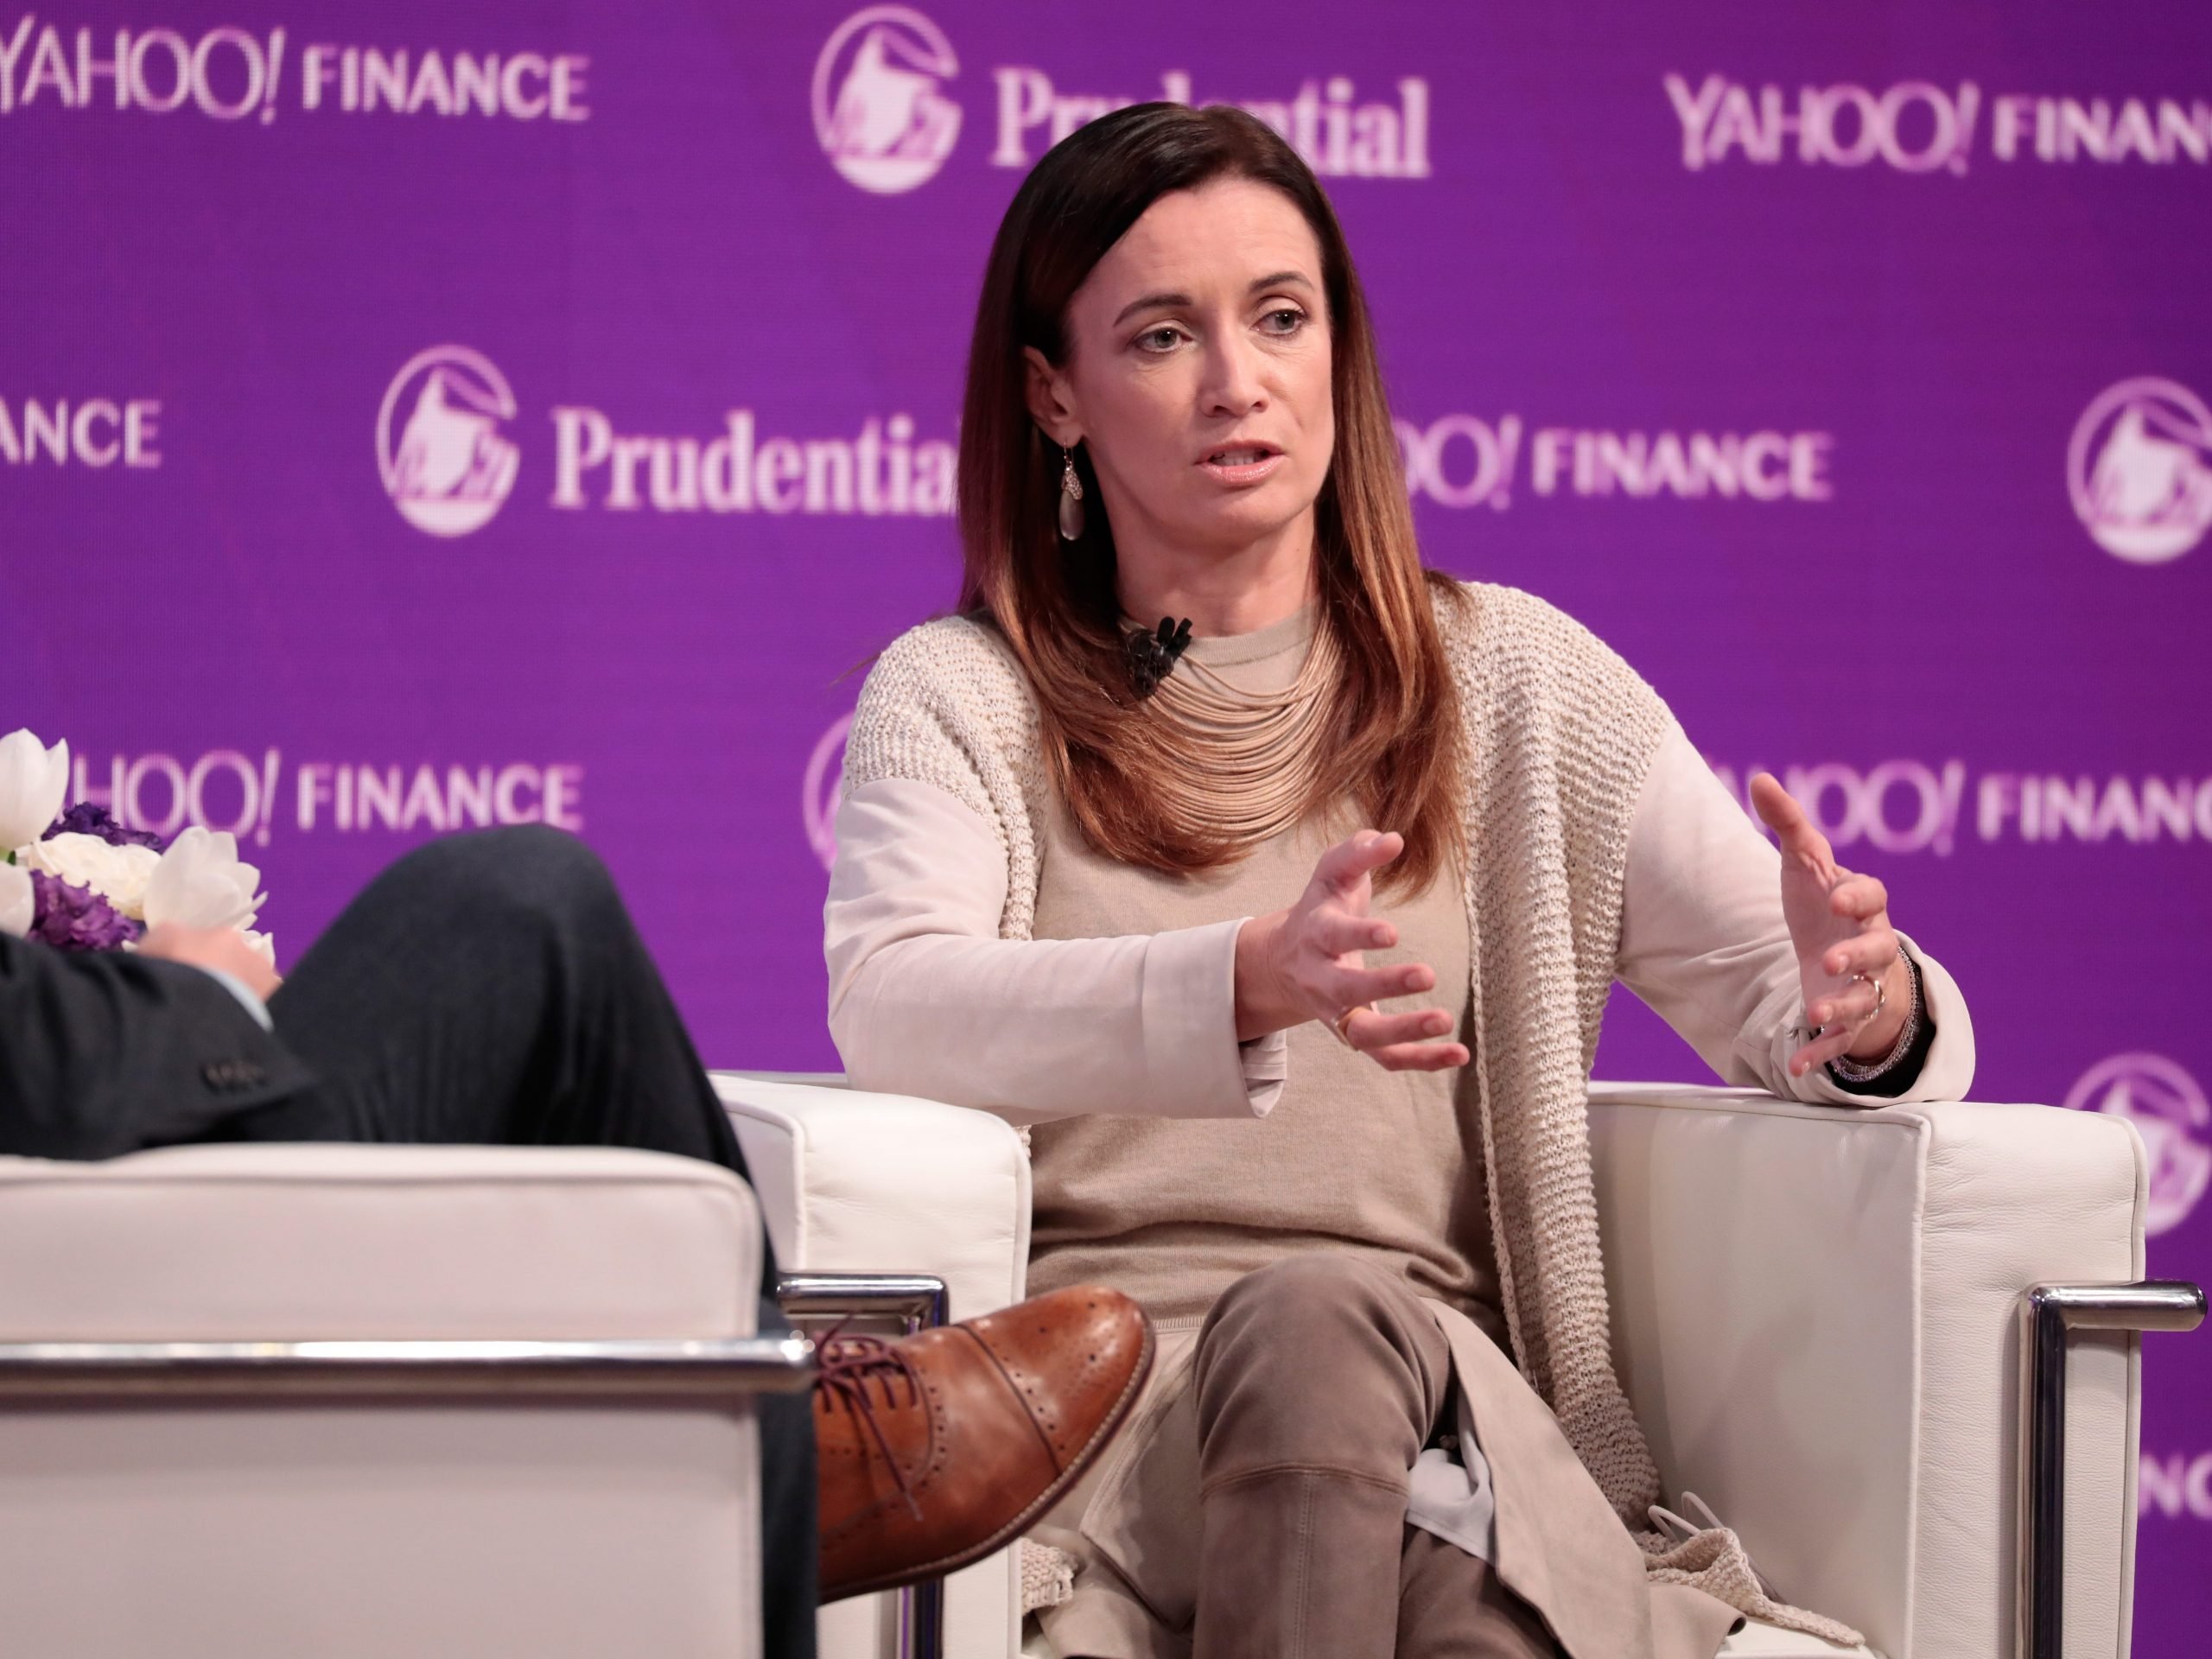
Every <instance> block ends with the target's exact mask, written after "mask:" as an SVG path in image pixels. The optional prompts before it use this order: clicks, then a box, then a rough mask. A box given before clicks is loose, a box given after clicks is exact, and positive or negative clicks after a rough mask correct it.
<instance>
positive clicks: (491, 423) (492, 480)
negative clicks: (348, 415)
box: [377, 346, 522, 536]
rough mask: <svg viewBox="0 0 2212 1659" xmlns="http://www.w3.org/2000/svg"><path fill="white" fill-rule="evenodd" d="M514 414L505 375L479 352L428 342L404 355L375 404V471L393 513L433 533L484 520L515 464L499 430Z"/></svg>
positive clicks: (463, 529) (503, 493)
mask: <svg viewBox="0 0 2212 1659" xmlns="http://www.w3.org/2000/svg"><path fill="white" fill-rule="evenodd" d="M515 414H516V404H515V395H514V392H513V391H512V389H511V388H510V387H509V386H508V385H507V380H506V377H505V375H503V374H501V373H500V372H499V370H498V368H496V367H495V366H494V365H493V363H492V360H491V359H489V358H487V357H485V356H484V355H483V354H482V353H478V352H473V351H471V350H469V349H468V347H467V346H432V347H430V349H429V350H428V351H427V352H417V353H416V354H415V355H414V356H413V357H411V358H410V359H408V360H407V365H406V366H405V367H404V368H403V369H401V370H400V372H398V374H397V375H396V376H394V377H393V378H392V382H391V385H390V386H389V387H388V388H386V389H385V394H384V403H383V404H382V405H381V406H379V407H378V410H377V474H378V477H379V478H381V479H382V480H384V488H385V494H386V495H389V496H390V497H391V504H392V505H394V506H395V507H397V508H398V509H399V515H400V517H401V518H404V519H406V520H407V522H408V523H409V524H412V525H414V526H415V528H416V529H417V530H420V531H427V532H428V533H429V534H430V535H432V536H466V535H467V534H468V533H469V532H470V531H474V530H481V529H482V528H483V527H484V526H485V525H486V524H489V523H491V522H492V517H493V514H494V513H496V512H499V507H500V505H501V504H502V503H503V502H505V500H506V499H507V493H508V492H509V491H511V490H512V489H513V488H514V486H515V473H516V470H517V469H518V467H520V465H521V462H522V451H521V450H520V448H518V447H517V446H516V444H515V443H514V442H513V441H512V440H511V439H510V438H508V437H507V435H506V434H505V431H504V430H502V428H503V427H504V426H505V423H507V422H509V421H512V420H513V419H514V418H515Z"/></svg>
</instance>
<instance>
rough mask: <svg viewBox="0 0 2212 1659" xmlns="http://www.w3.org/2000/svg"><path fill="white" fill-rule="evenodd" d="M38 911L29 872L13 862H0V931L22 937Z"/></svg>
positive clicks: (36, 895) (35, 894)
mask: <svg viewBox="0 0 2212 1659" xmlns="http://www.w3.org/2000/svg"><path fill="white" fill-rule="evenodd" d="M37 913H38V894H37V893H35V892H34V891H33V890H32V888H31V873H30V872H29V870H26V869H22V868H19V867H18V866H16V865H14V864H0V933H7V934H11V935H13V936H14V937H15V938H19V939H20V938H22V937H23V935H24V934H26V933H28V932H29V931H31V921H32V918H34V917H35V916H36V915H37Z"/></svg>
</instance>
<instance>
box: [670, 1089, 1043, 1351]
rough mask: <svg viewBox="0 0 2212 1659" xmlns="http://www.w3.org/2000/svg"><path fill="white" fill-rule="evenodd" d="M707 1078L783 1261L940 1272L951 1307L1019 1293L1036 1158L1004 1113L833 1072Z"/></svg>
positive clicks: (961, 1311)
mask: <svg viewBox="0 0 2212 1659" xmlns="http://www.w3.org/2000/svg"><path fill="white" fill-rule="evenodd" d="M713 1077H714V1084H715V1091H716V1092H717V1093H718V1094H720V1095H721V1099H722V1103H723V1104H724V1105H725V1106H727V1107H728V1109H729V1115H730V1122H731V1124H732V1126H733V1127H734V1128H735V1129H736V1130H737V1138H738V1144H739V1145H740V1146H741V1147H742V1148H743V1149H744V1152H745V1161H746V1166H747V1169H748V1170H749V1171H750V1173H751V1174H752V1177H753V1190H754V1191H755V1192H757V1193H758V1194H759V1196H760V1209H761V1213H762V1217H763V1218H764V1219H765V1220H766V1223H767V1227H768V1237H769V1240H770V1242H771V1243H773V1244H774V1246H775V1249H776V1260H777V1262H779V1264H780V1265H781V1266H782V1267H784V1268H787V1269H788V1268H815V1269H819V1270H823V1271H834V1272H897V1273H927V1274H936V1275H937V1276H938V1278H940V1279H943V1280H944V1281H945V1286H946V1288H947V1290H948V1291H949V1292H950V1300H951V1305H952V1306H951V1316H952V1318H954V1319H973V1318H975V1317H976V1315H978V1314H981V1313H991V1312H992V1311H994V1310H995V1309H997V1308H1001V1307H1004V1306H1007V1305H1008V1304H1009V1303H1013V1302H1018V1301H1020V1300H1021V1295H1022V1286H1023V1283H1024V1281H1025V1280H1026V1278H1027V1273H1028V1265H1029V1159H1028V1154H1027V1153H1026V1152H1024V1151H1023V1149H1022V1146H1021V1141H1020V1136H1019V1135H1016V1134H1015V1133H1014V1130H1013V1129H1012V1128H1009V1127H1008V1126H1007V1124H1006V1123H1004V1122H1001V1120H999V1119H998V1118H995V1117H993V1116H990V1115H989V1114H988V1113H985V1112H973V1111H968V1110H966V1109H963V1108H961V1107H958V1106H947V1105H945V1104H944V1103H941V1102H938V1101H934V1100H921V1099H918V1098H916V1097H914V1096H909V1095H874V1094H867V1093H864V1092H862V1091H861V1090H852V1089H847V1088H846V1087H844V1085H843V1080H842V1078H840V1077H836V1075H835V1074H821V1075H816V1076H811V1077H792V1076H775V1075H770V1074H765V1073H759V1072H741V1071H717V1072H715V1073H714V1074H713Z"/></svg>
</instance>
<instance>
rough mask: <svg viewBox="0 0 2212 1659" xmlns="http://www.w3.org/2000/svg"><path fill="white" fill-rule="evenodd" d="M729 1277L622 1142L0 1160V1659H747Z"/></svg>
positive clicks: (711, 1217)
mask: <svg viewBox="0 0 2212 1659" xmlns="http://www.w3.org/2000/svg"><path fill="white" fill-rule="evenodd" d="M759 1294H760V1222H759V1219H758V1215H757V1211H756V1210H755V1207H754V1204H753V1195H752V1194H751V1193H750V1192H748V1191H747V1188H746V1186H745V1184H744V1183H743V1182H741V1181H740V1180H738V1179H736V1178H735V1177H734V1176H732V1175H731V1174H729V1173H728V1172H727V1171H723V1170H720V1169H716V1168H715V1167H714V1166H711V1165H708V1164H702V1163H699V1162H696V1161H695V1160H690V1159H685V1158H672V1157H667V1156H664V1155H662V1154H657V1153H644V1152H624V1151H606V1150H599V1149H579V1148H559V1149H551V1148H543V1149H541V1148H482V1147H359V1146H210V1147H176V1148H172V1149H169V1150H167V1151H161V1152H149V1153H141V1154H136V1155H134V1156H130V1157H127V1158H118V1159H115V1160H111V1161H108V1162H104V1163H50V1162H46V1161H44V1160H33V1159H16V1158H0V1653H5V1654H7V1655H9V1656H11V1659H14V1656H22V1659H62V1656H67V1659H126V1656H127V1659H142V1656H144V1655H148V1654H159V1655H162V1656H163V1659H237V1656H241V1655H246V1656H255V1655H279V1654H283V1655H295V1654H298V1655H306V1654H313V1655H315V1656H318V1659H390V1656H392V1655H397V1654H423V1655H429V1654H471V1655H486V1656H490V1655H508V1654H528V1655H530V1656H532V1659H603V1656H606V1655H608V1654H650V1655H652V1656H653V1659H710V1656H711V1659H753V1656H755V1655H757V1654H758V1653H759V1651H760V1639H759V1630H760V1555H759V1549H760V1542H759V1527H758V1516H759V1506H760V1497H759V1487H758V1479H759V1477H758V1463H757V1440H756V1436H755V1433H754V1422H753V1406H752V1396H751V1395H750V1393H748V1392H747V1390H749V1389H755V1388H758V1387H760V1386H764V1385H765V1386H782V1387H804V1385H805V1382H806V1378H807V1375H808V1372H809V1370H810V1364H811V1353H810V1349H809V1348H808V1347H807V1345H806V1344H804V1343H786V1342H782V1341H778V1340H773V1339H764V1338H759V1337H757V1336H756V1334H755V1332H756V1319H757V1313H758V1306H759ZM396 1339H398V1340H396Z"/></svg>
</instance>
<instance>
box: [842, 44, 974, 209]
mask: <svg viewBox="0 0 2212 1659" xmlns="http://www.w3.org/2000/svg"><path fill="white" fill-rule="evenodd" d="M957 73H960V60H958V59H957V58H956V57H955V56H954V55H953V53H952V43H951V42H950V41H948V40H946V39H945V37H944V30H942V29H939V28H938V26H937V25H936V24H935V23H933V22H931V21H930V20H929V19H928V18H926V17H925V16H922V14H921V13H920V12H918V11H915V10H912V9H911V8H909V7H906V6H870V7H868V9H867V10H865V11H856V12H855V13H854V14H853V15H852V16H849V17H848V18H847V19H845V21H844V22H842V23H841V24H839V25H838V26H837V29H836V33H835V34H833V35H830V36H829V41H828V43H827V44H826V45H824V46H823V48H822V55H821V56H820V57H819V58H817V60H815V64H814V99H813V102H814V136H815V137H816V138H817V139H818V140H819V141H820V143H821V145H822V150H823V154H824V155H826V156H829V161H830V164H831V165H832V166H834V167H835V168H836V169H837V170H838V171H839V172H840V173H842V174H843V175H845V176H846V177H847V178H848V179H849V180H851V181H853V182H854V183H855V184H856V185H858V186H860V188H861V189H863V190H872V191H874V192H876V193H877V194H880V195H895V194H898V193H899V192H900V191H903V190H912V188H914V187H915V186H916V185H918V184H921V183H924V182H925V181H927V180H928V179H930V178H931V176H932V175H935V173H936V172H937V170H938V168H940V167H942V166H944V158H945V157H946V156H950V155H951V154H952V146H953V144H954V143H955V142H956V141H957V139H958V138H959V137H960V106H959V105H957V104H955V103H954V102H953V101H952V100H951V99H949V98H947V97H945V96H944V93H943V92H942V91H940V90H939V89H940V88H941V87H942V86H943V84H944V82H946V81H948V80H950V79H952V77H953V76H955V75H956V74H957Z"/></svg>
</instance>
